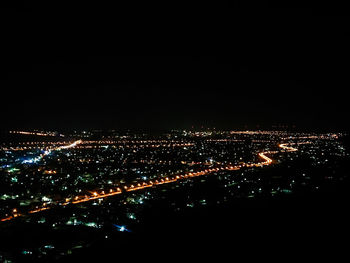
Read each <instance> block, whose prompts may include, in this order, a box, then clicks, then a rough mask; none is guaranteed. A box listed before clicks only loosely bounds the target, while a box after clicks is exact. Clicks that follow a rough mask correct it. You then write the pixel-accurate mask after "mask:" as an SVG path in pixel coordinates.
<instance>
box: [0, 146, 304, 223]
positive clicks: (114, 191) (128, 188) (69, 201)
mask: <svg viewBox="0 0 350 263" xmlns="http://www.w3.org/2000/svg"><path fill="white" fill-rule="evenodd" d="M80 143H82V141H81V140H79V141H75V142H74V143H72V144H70V145H66V146H60V147H57V148H55V149H54V150H62V149H69V148H72V147H75V146H77V145H78V144H80ZM287 145H288V144H287V143H284V144H279V145H278V146H279V147H280V148H281V149H282V150H283V151H286V152H295V151H298V149H296V148H293V147H290V146H287ZM276 153H278V151H266V152H260V153H259V154H258V156H259V157H260V158H261V159H263V161H261V162H257V163H242V164H240V165H235V166H232V165H226V166H222V167H218V168H211V169H205V170H202V171H198V172H191V173H185V174H182V175H175V176H169V177H166V178H159V179H157V180H150V181H148V182H140V183H135V184H131V185H125V186H119V187H117V188H111V189H108V190H103V191H100V192H91V195H85V196H75V197H73V198H66V199H65V200H64V201H61V202H58V203H55V204H56V205H60V206H67V205H74V204H79V203H84V202H89V201H92V200H96V199H101V198H107V197H110V196H114V195H118V194H121V193H123V192H133V191H138V190H142V189H145V188H150V187H155V186H158V185H163V184H169V183H174V182H177V181H179V180H183V179H187V178H192V177H198V176H202V175H208V174H211V173H214V172H218V171H223V170H228V171H233V170H240V169H241V168H243V167H263V166H265V165H270V164H271V163H272V162H273V160H272V159H271V158H269V157H268V156H267V155H270V154H276ZM48 154H49V153H48ZM50 208H51V207H50V206H47V205H46V204H45V203H44V204H43V205H42V206H41V207H37V208H36V209H34V210H31V211H29V212H28V214H34V213H38V212H41V211H45V210H48V209H50ZM25 215H26V214H20V213H18V211H17V209H13V211H12V215H10V216H8V217H6V218H2V219H1V220H0V221H2V222H3V221H9V220H12V219H14V218H16V217H19V216H25Z"/></svg>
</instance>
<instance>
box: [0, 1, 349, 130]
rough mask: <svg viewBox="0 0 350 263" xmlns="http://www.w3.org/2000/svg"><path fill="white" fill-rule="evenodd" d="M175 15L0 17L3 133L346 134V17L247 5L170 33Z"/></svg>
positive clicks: (6, 13) (18, 13) (29, 13)
mask: <svg viewBox="0 0 350 263" xmlns="http://www.w3.org/2000/svg"><path fill="white" fill-rule="evenodd" d="M51 16H53V17H54V18H51V19H50V17H51ZM135 16H136V15H135ZM166 16H167V15H163V20H157V19H152V18H150V19H149V20H151V21H150V22H151V24H152V26H149V27H148V26H146V25H145V23H147V22H148V20H147V19H146V20H144V19H143V20H142V21H140V22H135V20H134V19H130V18H129V20H128V21H130V22H131V21H133V22H134V24H132V23H126V22H125V21H123V24H121V23H120V21H119V20H113V16H112V14H110V13H108V15H107V14H106V15H104V13H103V12H102V13H101V12H99V16H98V17H99V19H97V18H96V17H97V15H96V14H95V13H93V11H91V10H90V12H89V13H88V14H86V13H84V14H81V16H78V15H77V13H76V12H73V13H70V14H69V16H68V17H69V18H66V17H64V18H63V16H62V15H61V14H60V13H59V12H58V11H57V12H53V13H52V14H51V13H47V12H46V13H45V15H44V17H43V18H41V17H39V16H38V11H37V10H36V11H33V10H32V9H30V8H29V9H24V10H18V9H3V10H1V17H2V18H1V19H2V24H3V25H5V30H4V32H3V33H2V43H3V44H5V45H4V48H3V49H2V52H1V53H2V55H1V78H0V85H1V105H0V110H1V124H0V125H1V126H0V127H1V128H3V129H12V128H45V129H57V128H62V129H66V128H67V129H72V128H73V129H75V128H77V129H80V128H116V129H118V128H120V129H125V128H136V129H173V128H181V129H182V128H191V127H192V126H194V127H196V128H199V127H201V126H204V127H206V128H213V127H216V128H218V129H219V128H223V129H241V128H253V129H255V128H268V129H270V128H272V127H274V126H276V125H288V126H289V127H291V126H293V125H294V126H295V127H296V128H297V129H315V130H332V129H340V130H342V129H346V128H347V122H348V116H347V113H346V111H347V108H348V95H347V94H346V90H347V89H348V87H349V81H348V76H349V55H348V49H349V42H348V36H349V27H348V26H347V25H348V24H349V19H348V18H347V17H345V16H331V15H324V14H319V13H316V12H315V11H312V10H310V9H292V10H286V9H266V10H264V11H261V10H250V9H238V10H235V11H234V12H232V13H230V12H225V13H223V14H221V13H220V12H215V14H212V13H210V12H209V11H208V12H206V13H204V14H201V15H200V18H198V19H197V17H196V18H194V16H193V14H191V13H190V14H188V13H187V15H186V17H187V18H188V17H190V18H193V19H192V21H191V22H193V23H187V20H186V22H184V20H183V19H181V21H182V23H178V22H176V21H175V22H174V21H172V23H170V24H169V25H168V24H167V23H166V21H164V20H165V17H166ZM56 18H57V19H58V18H59V19H58V20H57V19H56ZM88 18H89V19H90V20H93V21H90V20H89V19H88ZM100 18H101V19H102V22H101V19H100ZM174 18H175V16H174ZM67 19H68V21H67ZM96 20H98V22H101V24H104V25H105V26H106V27H98V26H95V27H94V28H92V27H91V25H92V24H94V23H95V22H96ZM112 20H113V21H112ZM170 20H171V19H170ZM52 21H53V24H51V23H50V22H52ZM126 24H128V26H126ZM107 25H108V27H107ZM135 25H136V27H135ZM154 25H157V26H158V27H155V26H154ZM96 27H97V28H96ZM150 28H152V30H151V29H150ZM134 29H135V30H134ZM151 31H152V32H151ZM125 33H127V34H126V35H125ZM83 35H84V36H83ZM86 35H87V36H88V37H87V38H85V36H86ZM112 36H113V37H112Z"/></svg>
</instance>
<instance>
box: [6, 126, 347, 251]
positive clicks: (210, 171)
mask: <svg viewBox="0 0 350 263" xmlns="http://www.w3.org/2000/svg"><path fill="white" fill-rule="evenodd" d="M52 134H53V133H45V132H42V131H41V132H23V131H9V132H8V135H9V136H16V137H13V139H16V140H14V141H17V142H16V143H14V142H9V143H2V145H1V156H0V157H1V159H0V161H1V163H0V167H1V168H0V172H1V191H2V193H1V196H0V199H1V207H0V215H1V219H0V221H1V224H2V225H3V227H4V226H8V227H9V226H10V225H11V224H22V225H28V226H31V225H37V226H38V227H39V228H40V227H42V228H50V229H51V231H54V232H57V233H59V232H61V231H67V229H72V228H74V227H76V228H77V229H80V230H79V231H90V230H89V229H93V230H91V231H94V230H97V231H100V233H102V234H103V237H106V239H108V236H113V235H115V232H130V233H131V232H136V233H137V232H138V231H140V230H139V226H138V225H142V224H143V213H144V211H145V210H147V209H149V207H150V206H151V207H152V206H155V207H157V205H156V204H157V202H160V201H161V202H162V203H163V205H166V206H169V207H170V210H171V211H170V212H171V213H175V214H176V213H185V212H186V211H187V210H191V209H199V208H201V209H203V208H205V207H209V209H210V207H213V206H221V205H225V203H227V204H229V203H230V202H232V201H233V200H236V199H237V200H240V199H253V200H254V199H259V198H272V199H273V198H281V197H282V198H283V196H290V195H293V194H296V193H301V192H305V191H306V192H318V191H323V190H324V189H323V188H326V187H327V186H326V185H327V184H337V183H340V182H341V181H342V180H344V179H345V178H344V175H338V174H337V169H339V168H337V165H339V163H341V162H346V161H349V157H350V155H349V152H347V151H346V150H345V148H344V146H343V144H342V138H343V137H344V136H345V134H341V133H322V134H317V133H298V132H284V131H216V130H212V131H209V130H207V131H200V132H195V131H188V130H172V131H169V132H167V133H164V134H161V135H158V136H152V135H151V134H145V133H143V134H132V133H126V134H120V133H118V132H116V131H108V133H104V132H100V131H82V132H73V133H70V134H69V133H67V134H59V133H54V134H56V135H52ZM43 137H44V138H46V139H47V140H43ZM98 137H100V138H99V139H98ZM91 138H95V139H91ZM306 160H307V163H308V164H307V166H305V165H303V166H300V167H298V169H297V170H298V171H297V172H295V174H290V175H288V176H275V175H274V173H273V172H271V170H269V169H275V170H280V169H285V167H286V166H288V165H291V164H293V163H298V162H301V161H306ZM268 167H271V168H268ZM318 169H327V170H329V173H330V174H329V175H328V174H327V176H323V175H322V176H319V175H318V174H317V173H315V171H316V170H318ZM268 171H270V172H268ZM333 173H335V174H334V175H332V174H333ZM271 174H273V176H271ZM198 187H200V188H203V192H201V191H200V192H199V193H197V191H198V189H197V188H198ZM204 189H205V190H204ZM191 191H193V193H191ZM167 213H169V211H168V212H167ZM113 227H114V229H113ZM84 229H85V230H84ZM90 242H91V241H89V240H80V241H79V242H78V243H74V242H73V241H72V242H66V244H65V246H63V247H62V246H60V245H59V243H57V241H55V240H52V241H51V242H39V243H38V244H37V246H36V247H35V246H32V245H29V244H26V245H27V247H26V246H24V247H21V252H20V253H21V255H22V256H33V257H34V256H35V257H39V258H45V256H47V255H53V254H55V253H56V256H58V255H60V256H62V255H70V254H72V253H73V252H74V251H75V250H79V249H78V248H81V249H84V247H89V246H90V245H91V244H90ZM78 244H79V245H78Z"/></svg>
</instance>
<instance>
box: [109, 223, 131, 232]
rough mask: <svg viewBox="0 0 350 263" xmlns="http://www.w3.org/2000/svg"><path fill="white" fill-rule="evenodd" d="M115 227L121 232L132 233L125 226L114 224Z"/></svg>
mask: <svg viewBox="0 0 350 263" xmlns="http://www.w3.org/2000/svg"><path fill="white" fill-rule="evenodd" d="M113 226H115V227H116V228H117V229H118V230H119V231H120V232H131V231H130V230H128V229H126V227H125V226H119V225H116V224H113Z"/></svg>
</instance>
